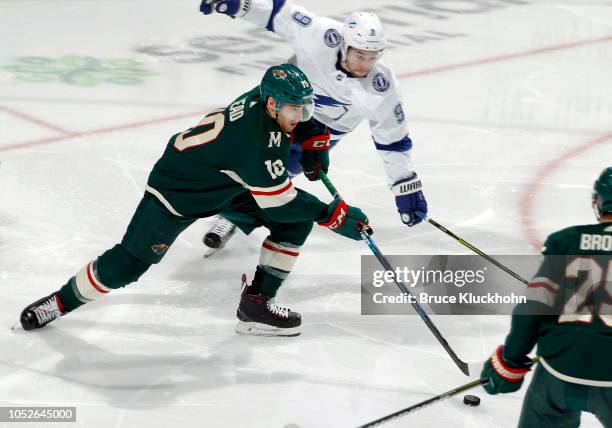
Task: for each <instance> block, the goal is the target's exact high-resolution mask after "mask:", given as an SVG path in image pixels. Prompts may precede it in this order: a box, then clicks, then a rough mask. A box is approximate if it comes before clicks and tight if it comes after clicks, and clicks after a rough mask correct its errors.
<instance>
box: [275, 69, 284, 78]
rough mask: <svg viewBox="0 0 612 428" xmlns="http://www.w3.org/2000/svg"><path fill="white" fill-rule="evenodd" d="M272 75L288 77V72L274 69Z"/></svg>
mask: <svg viewBox="0 0 612 428" xmlns="http://www.w3.org/2000/svg"><path fill="white" fill-rule="evenodd" d="M272 75H273V76H274V77H276V78H277V79H286V78H287V73H285V71H284V70H272Z"/></svg>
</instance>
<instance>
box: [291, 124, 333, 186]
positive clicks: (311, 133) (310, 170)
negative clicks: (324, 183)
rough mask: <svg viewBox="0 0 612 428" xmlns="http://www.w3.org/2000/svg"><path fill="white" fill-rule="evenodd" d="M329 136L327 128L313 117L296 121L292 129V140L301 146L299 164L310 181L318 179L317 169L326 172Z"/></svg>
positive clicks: (327, 167)
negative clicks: (304, 120)
mask: <svg viewBox="0 0 612 428" xmlns="http://www.w3.org/2000/svg"><path fill="white" fill-rule="evenodd" d="M330 136H331V134H330V133H329V129H327V127H326V126H325V125H323V124H321V123H319V122H316V121H315V120H313V119H311V120H309V121H308V122H300V123H298V125H297V126H296V127H295V129H294V130H293V140H294V142H295V143H298V144H299V145H300V146H301V147H302V157H301V158H300V164H302V168H303V170H304V175H305V176H306V178H308V179H309V180H310V181H316V180H318V179H319V175H318V172H319V170H320V171H323V172H325V173H327V170H328V169H329V149H330V143H329V139H330Z"/></svg>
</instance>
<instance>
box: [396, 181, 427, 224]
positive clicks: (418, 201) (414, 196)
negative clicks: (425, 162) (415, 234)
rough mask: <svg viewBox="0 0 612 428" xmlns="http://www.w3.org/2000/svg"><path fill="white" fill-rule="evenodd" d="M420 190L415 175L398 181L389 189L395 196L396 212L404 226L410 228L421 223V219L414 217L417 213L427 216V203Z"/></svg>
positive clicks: (419, 184) (419, 182)
mask: <svg viewBox="0 0 612 428" xmlns="http://www.w3.org/2000/svg"><path fill="white" fill-rule="evenodd" d="M421 188H422V185H421V179H420V178H418V177H417V175H416V173H414V174H412V175H411V176H410V177H408V178H405V179H403V180H400V181H398V182H397V183H395V184H394V185H393V186H392V187H391V190H393V193H394V194H395V205H397V211H398V212H399V213H400V215H401V217H402V221H403V222H404V224H407V225H408V226H411V227H412V226H414V225H416V224H419V223H420V222H421V221H422V219H421V217H419V216H418V215H416V212H417V211H420V212H422V213H423V214H427V201H426V200H425V196H423V192H422V191H421Z"/></svg>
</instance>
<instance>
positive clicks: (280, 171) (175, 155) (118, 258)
mask: <svg viewBox="0 0 612 428" xmlns="http://www.w3.org/2000/svg"><path fill="white" fill-rule="evenodd" d="M313 111H314V103H313V90H312V87H311V85H310V82H309V80H308V78H307V77H306V75H305V74H304V73H303V72H302V71H301V70H300V69H299V68H298V67H296V66H294V65H291V64H281V65H278V66H273V67H271V68H269V69H268V70H267V71H266V73H265V74H264V76H263V79H262V81H261V84H260V85H259V86H258V87H256V88H254V89H252V90H251V91H249V92H247V93H245V94H243V95H241V96H240V97H238V98H237V99H236V100H235V101H234V102H232V103H231V104H230V105H229V106H228V107H226V108H225V109H219V110H216V111H213V112H211V113H209V114H208V115H206V116H205V117H204V119H202V121H201V122H200V123H199V124H198V125H197V126H195V127H194V128H191V129H188V130H186V131H184V132H181V133H178V134H176V135H174V136H172V138H170V141H169V142H168V145H167V147H166V149H165V151H164V153H163V155H162V157H161V158H160V159H159V160H158V161H157V163H156V164H155V166H154V167H153V170H152V171H151V174H150V175H149V178H148V182H147V185H146V187H145V193H144V196H143V198H142V200H141V201H140V204H139V205H138V207H137V208H136V211H135V213H134V216H133V217H132V220H131V222H130V224H129V225H128V227H127V231H126V232H125V235H124V237H123V239H122V241H121V243H120V244H117V245H115V246H114V247H113V248H111V249H110V250H107V251H106V252H104V253H103V254H102V255H101V256H99V257H98V258H97V259H96V260H94V261H91V262H89V263H87V264H86V265H85V266H84V267H83V268H82V269H81V270H80V271H79V272H78V273H77V274H76V275H74V276H73V277H71V278H70V279H69V280H68V282H67V283H66V284H64V285H63V286H62V287H61V288H60V289H59V291H56V292H54V293H52V294H51V295H49V296H47V297H44V298H42V299H40V300H38V301H37V302H34V303H32V304H31V305H29V306H27V307H26V308H25V309H24V310H23V312H22V313H21V325H22V326H23V328H24V329H25V330H32V329H36V328H41V327H44V326H46V325H47V324H49V323H50V322H52V321H54V320H56V319H58V318H59V317H60V316H63V315H66V314H67V313H69V312H72V311H73V310H75V309H77V308H78V307H80V306H82V305H84V304H85V303H87V302H90V301H92V300H96V299H98V298H100V297H102V296H104V295H106V294H107V293H108V292H110V291H112V290H113V289H117V288H120V287H125V286H126V285H128V284H130V283H132V282H135V281H137V280H138V279H139V278H140V276H141V275H142V274H143V273H145V272H146V271H147V270H148V269H149V267H150V266H151V265H152V264H155V263H159V262H160V261H161V259H162V258H163V257H164V255H165V254H166V252H167V251H168V248H169V247H170V246H171V245H172V243H173V242H174V240H175V239H176V237H177V236H178V235H179V234H180V233H181V232H182V231H183V230H185V229H186V228H187V227H188V226H190V225H191V224H193V223H194V222H195V221H196V220H197V219H198V218H203V217H209V216H213V215H216V214H219V213H222V214H223V216H224V217H225V218H228V219H231V221H232V222H233V223H234V224H236V225H238V226H239V227H240V228H241V229H242V231H243V232H245V233H246V234H249V233H250V232H251V231H252V230H253V229H255V228H256V227H259V226H265V227H266V228H268V229H269V231H270V234H269V236H268V237H267V238H266V239H265V241H264V242H263V244H262V247H261V253H260V258H259V264H258V266H257V268H256V272H255V276H254V279H253V282H252V283H251V284H250V285H248V284H247V281H246V275H244V274H243V276H242V285H243V291H242V294H241V298H240V303H239V306H238V311H237V316H238V319H239V322H238V325H237V326H236V331H237V332H238V333H242V334H255V335H282V336H295V335H298V334H300V329H301V317H300V314H299V313H297V312H294V311H291V310H290V309H288V308H284V307H281V306H278V305H277V304H276V303H275V302H274V297H275V295H276V292H277V290H278V289H279V287H280V286H281V284H282V283H283V281H284V280H285V279H286V278H287V276H288V275H289V273H290V272H291V269H292V268H293V265H294V264H295V261H296V259H297V256H298V255H299V251H300V246H302V245H303V244H304V242H305V241H306V238H307V237H308V235H309V234H310V232H311V230H312V227H313V222H317V223H318V224H320V225H321V226H325V227H327V228H329V229H331V230H332V231H334V232H336V233H338V234H340V235H343V236H345V237H348V238H351V239H354V240H359V239H361V238H360V234H359V230H360V228H361V227H363V226H364V225H366V224H367V223H368V219H367V217H366V216H365V214H364V213H363V212H362V211H361V210H360V209H358V208H354V207H350V206H347V205H346V203H345V202H344V201H343V200H341V199H340V198H336V199H335V200H334V201H333V202H332V203H330V204H329V205H328V204H326V203H323V202H321V201H320V200H318V199H317V198H316V197H315V196H313V195H311V194H309V193H307V192H305V191H303V190H301V189H297V188H295V187H294V186H293V183H292V182H291V180H290V179H289V176H288V173H287V170H286V163H287V159H288V156H289V149H290V142H291V140H292V139H294V138H295V140H297V141H300V142H301V145H302V148H303V150H304V153H305V155H306V156H305V157H304V160H303V162H306V163H308V168H309V169H311V170H312V169H313V168H314V169H316V168H318V167H320V166H321V165H325V164H326V159H327V151H328V149H329V139H330V133H329V131H328V130H327V129H326V128H324V127H321V126H320V125H316V124H314V122H313V120H312V114H313Z"/></svg>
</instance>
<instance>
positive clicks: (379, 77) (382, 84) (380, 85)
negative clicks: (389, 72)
mask: <svg viewBox="0 0 612 428" xmlns="http://www.w3.org/2000/svg"><path fill="white" fill-rule="evenodd" d="M372 84H373V85H374V89H376V90H377V91H378V92H385V91H386V90H387V89H389V86H391V82H390V81H389V79H388V78H387V76H385V75H384V74H383V73H377V74H376V76H374V79H372Z"/></svg>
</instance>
